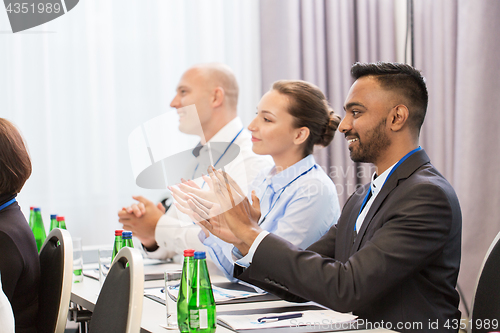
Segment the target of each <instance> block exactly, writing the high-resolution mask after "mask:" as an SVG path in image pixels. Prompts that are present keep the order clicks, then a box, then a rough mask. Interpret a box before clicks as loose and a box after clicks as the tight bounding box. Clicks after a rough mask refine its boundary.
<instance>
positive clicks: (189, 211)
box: [174, 202, 199, 222]
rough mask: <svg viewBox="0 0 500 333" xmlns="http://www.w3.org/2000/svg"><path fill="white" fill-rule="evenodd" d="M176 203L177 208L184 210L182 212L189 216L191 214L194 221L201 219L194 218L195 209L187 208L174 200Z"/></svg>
mask: <svg viewBox="0 0 500 333" xmlns="http://www.w3.org/2000/svg"><path fill="white" fill-rule="evenodd" d="M174 205H175V207H177V209H178V210H179V211H180V212H182V213H184V214H186V215H187V216H189V217H190V218H191V219H192V220H193V221H194V222H198V221H199V220H196V219H194V218H193V211H192V210H191V209H186V208H184V207H182V206H181V205H179V204H178V203H177V202H174Z"/></svg>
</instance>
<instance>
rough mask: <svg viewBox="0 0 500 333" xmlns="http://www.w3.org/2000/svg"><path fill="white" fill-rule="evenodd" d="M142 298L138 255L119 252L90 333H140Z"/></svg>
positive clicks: (142, 272)
mask: <svg viewBox="0 0 500 333" xmlns="http://www.w3.org/2000/svg"><path fill="white" fill-rule="evenodd" d="M127 263H128V264H129V266H127ZM143 298H144V264H143V260H142V255H141V252H140V251H139V250H137V249H133V248H129V247H125V248H122V249H121V250H120V252H118V254H117V255H116V258H115V260H114V261H113V264H112V265H111V269H110V270H109V273H108V276H107V277H106V280H105V281H104V285H103V286H102V289H101V292H100V294H99V298H98V299H97V302H96V304H95V307H94V312H93V313H92V318H91V319H90V333H101V332H102V333H109V332H113V333H137V332H139V331H140V328H141V318H142V300H143Z"/></svg>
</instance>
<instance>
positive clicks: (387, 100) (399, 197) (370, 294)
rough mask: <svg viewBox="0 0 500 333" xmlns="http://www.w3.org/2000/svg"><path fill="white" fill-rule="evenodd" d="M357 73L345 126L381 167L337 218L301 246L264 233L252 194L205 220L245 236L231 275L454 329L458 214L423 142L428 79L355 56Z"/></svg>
mask: <svg viewBox="0 0 500 333" xmlns="http://www.w3.org/2000/svg"><path fill="white" fill-rule="evenodd" d="M351 73H352V75H353V77H354V79H355V80H356V81H355V82H354V84H353V85H352V87H351V89H350V90H349V93H348V96H347V98H346V101H345V104H344V108H345V111H346V115H345V117H344V119H343V120H342V123H341V124H340V126H339V130H340V131H341V132H342V133H344V135H345V138H346V139H347V141H348V144H349V150H350V155H351V159H352V160H353V161H356V162H365V163H373V164H374V165H375V167H376V172H375V173H374V174H373V177H372V181H371V183H369V184H366V185H365V186H363V187H360V188H359V189H358V190H357V191H356V192H355V193H353V194H352V195H351V197H350V198H349V199H348V200H347V202H346V204H345V206H344V208H343V211H342V214H341V216H340V218H339V220H338V223H337V225H335V226H334V227H332V228H331V229H330V230H329V232H328V233H327V234H326V235H324V236H323V237H322V238H321V239H320V240H319V241H317V242H316V243H314V244H312V245H311V246H310V247H308V248H307V249H306V250H302V249H299V248H297V247H295V246H293V245H292V244H290V243H288V242H287V241H285V240H283V239H281V238H279V237H277V236H275V235H273V234H270V233H268V232H266V231H263V230H262V229H261V228H260V227H259V226H258V224H257V221H258V219H257V220H256V219H255V216H259V214H258V213H259V212H257V214H255V213H256V212H255V209H254V207H255V204H254V206H252V205H250V203H249V202H248V201H247V200H243V201H242V202H241V203H239V204H238V205H236V206H235V207H234V208H233V209H230V210H227V211H226V212H224V213H223V214H222V215H220V216H219V217H218V218H212V219H208V220H207V221H205V222H202V224H203V225H204V226H206V227H207V228H208V229H209V230H210V231H211V232H212V233H214V234H216V235H217V234H220V233H221V231H226V232H227V231H228V230H230V231H231V232H232V233H233V236H235V237H236V238H237V239H239V240H240V241H239V242H235V241H234V238H233V244H234V245H235V246H236V247H237V248H238V249H239V250H240V252H241V253H242V254H243V255H245V257H243V258H242V259H240V260H239V261H238V262H237V264H239V265H238V266H235V269H234V276H235V277H237V278H238V279H241V280H245V281H247V282H249V283H251V284H254V285H256V286H258V287H260V288H263V289H265V290H268V291H269V292H271V293H274V294H276V295H278V296H280V297H282V298H284V299H287V300H291V301H306V300H311V301H315V302H317V303H319V304H322V305H324V306H327V307H328V308H331V309H333V310H337V311H341V312H351V311H352V312H353V314H355V315H358V316H359V321H358V322H359V323H362V324H363V323H364V324H366V327H367V328H371V327H385V328H391V329H394V330H397V331H400V332H414V331H418V332H443V331H455V332H456V331H457V330H458V325H453V322H455V323H457V320H458V322H459V320H460V311H459V310H458V303H459V296H458V293H457V291H456V290H455V287H456V282H457V277H458V272H459V266H460V251H461V224H462V218H461V211H460V206H459V203H458V199H457V196H456V194H455V191H454V190H453V188H452V187H451V185H450V184H449V183H448V182H447V181H446V179H445V178H444V177H443V176H442V175H441V174H440V173H439V172H438V171H437V170H436V169H435V168H434V166H432V164H431V163H430V160H429V157H428V156H427V154H426V153H425V151H424V150H423V149H422V148H421V147H419V134H420V128H421V126H422V123H423V121H424V117H425V113H426V108H427V101H428V97H427V88H426V85H425V82H424V79H423V77H422V76H421V74H420V72H419V71H417V70H415V69H414V68H412V67H411V66H409V65H406V64H394V63H376V64H360V63H357V64H355V65H353V67H352V69H351ZM223 176H226V175H223V174H221V173H220V172H218V171H214V172H212V173H211V177H212V179H213V181H214V186H215V192H216V194H217V197H218V199H219V200H220V201H219V202H221V203H222V204H223V205H224V204H225V203H227V202H228V200H229V196H230V195H231V194H233V195H234V192H233V191H228V187H227V184H226V183H225V179H224V177H223ZM230 192H231V193H230ZM235 202H238V201H235ZM226 206H227V205H226Z"/></svg>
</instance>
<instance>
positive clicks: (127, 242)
mask: <svg viewBox="0 0 500 333" xmlns="http://www.w3.org/2000/svg"><path fill="white" fill-rule="evenodd" d="M122 247H134V243H132V231H125V230H124V231H123V232H122Z"/></svg>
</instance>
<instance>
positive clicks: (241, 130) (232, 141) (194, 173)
mask: <svg viewBox="0 0 500 333" xmlns="http://www.w3.org/2000/svg"><path fill="white" fill-rule="evenodd" d="M241 132H243V128H241V129H240V131H239V132H238V134H236V136H235V137H234V138H233V139H232V140H231V142H230V143H229V145H228V146H227V147H226V150H224V152H223V153H222V155H220V156H219V158H218V159H217V161H216V162H215V164H214V168H215V166H216V165H217V163H219V161H220V159H221V158H222V157H223V156H224V155H225V154H226V152H227V151H228V149H229V147H231V145H232V144H233V143H234V141H235V140H236V138H237V137H238V136H240V134H241ZM199 166H200V163H198V164H197V165H196V168H195V169H194V172H193V177H191V178H192V179H194V176H195V175H196V171H197V170H198V167H199ZM203 186H205V181H203V184H202V185H201V188H203Z"/></svg>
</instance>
